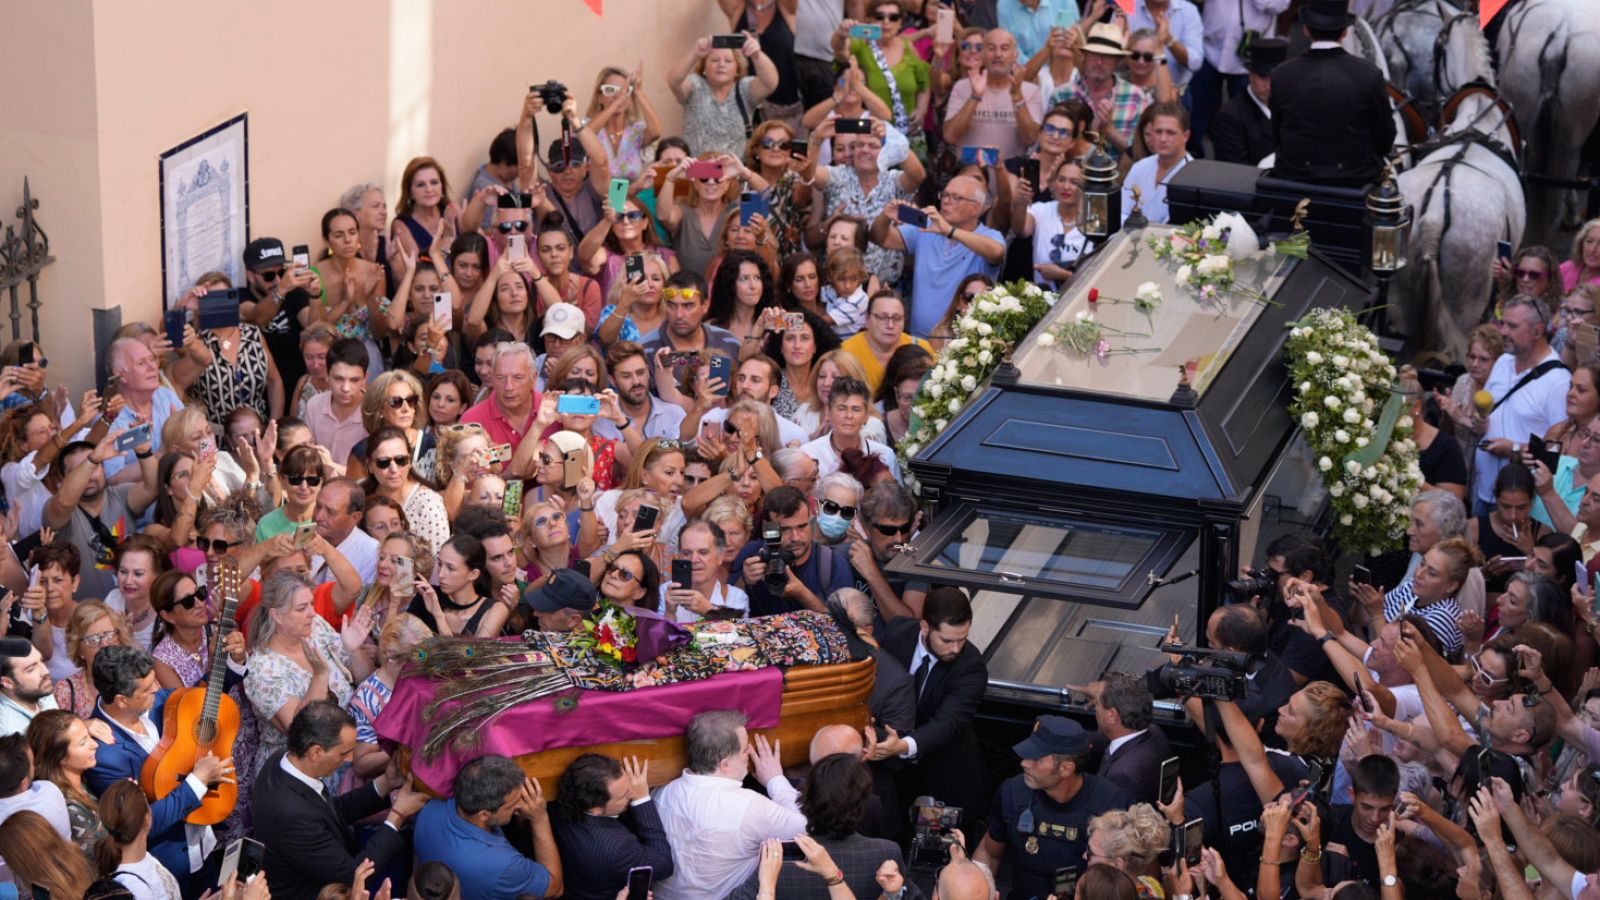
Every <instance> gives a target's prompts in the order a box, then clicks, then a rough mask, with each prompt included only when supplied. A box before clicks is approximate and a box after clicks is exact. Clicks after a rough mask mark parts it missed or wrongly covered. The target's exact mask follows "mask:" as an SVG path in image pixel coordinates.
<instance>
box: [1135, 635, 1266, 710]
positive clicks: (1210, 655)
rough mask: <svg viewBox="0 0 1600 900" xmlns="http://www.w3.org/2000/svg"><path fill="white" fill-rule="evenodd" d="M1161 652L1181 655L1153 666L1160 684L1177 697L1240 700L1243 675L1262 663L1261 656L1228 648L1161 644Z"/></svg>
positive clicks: (1243, 689)
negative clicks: (1179, 657) (1171, 660)
mask: <svg viewBox="0 0 1600 900" xmlns="http://www.w3.org/2000/svg"><path fill="white" fill-rule="evenodd" d="M1161 652H1163V653H1171V654H1174V655H1177V656H1181V657H1182V659H1181V660H1180V661H1178V662H1168V663H1165V664H1163V665H1162V666H1161V668H1159V669H1157V670H1156V677H1157V678H1158V679H1159V680H1160V683H1161V685H1162V686H1164V687H1165V688H1166V689H1167V691H1168V692H1169V693H1171V694H1176V695H1177V696H1179V697H1199V698H1200V699H1201V700H1239V699H1241V698H1243V697H1244V692H1245V675H1246V674H1248V673H1251V672H1254V671H1256V670H1257V669H1259V668H1260V667H1261V658H1260V657H1257V656H1252V655H1250V654H1248V653H1235V652H1233V651H1230V650H1206V649H1202V648H1200V647H1186V646H1184V645H1183V644H1163V645H1162V646H1161Z"/></svg>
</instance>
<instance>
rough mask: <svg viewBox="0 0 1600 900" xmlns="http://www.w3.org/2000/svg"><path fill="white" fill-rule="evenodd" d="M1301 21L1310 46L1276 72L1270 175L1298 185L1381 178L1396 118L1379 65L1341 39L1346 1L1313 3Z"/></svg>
mask: <svg viewBox="0 0 1600 900" xmlns="http://www.w3.org/2000/svg"><path fill="white" fill-rule="evenodd" d="M1300 19H1301V21H1302V22H1303V23H1304V25H1305V28H1306V33H1307V34H1309V35H1310V36H1311V49H1310V50H1309V51H1307V52H1306V54H1305V55H1304V56H1301V57H1299V58H1298V59H1292V60H1290V61H1288V62H1286V63H1284V64H1283V65H1281V66H1279V67H1278V68H1277V70H1276V71H1274V72H1273V73H1272V100H1271V103H1270V109H1271V110H1272V131H1273V134H1274V136H1275V137H1276V138H1277V144H1278V158H1277V163H1276V164H1275V165H1274V166H1273V169H1272V174H1273V175H1275V176H1277V177H1279V178H1287V179H1291V180H1294V181H1310V182H1314V183H1317V184H1327V185H1334V186H1340V187H1361V186H1363V185H1366V184H1370V183H1371V182H1373V181H1376V180H1377V179H1378V176H1379V175H1380V174H1381V173H1382V172H1383V158H1384V157H1385V156H1386V155H1388V153H1389V151H1390V150H1391V149H1393V148H1394V137H1395V127H1394V113H1393V110H1392V109H1391V107H1390V105H1389V92H1388V89H1387V88H1386V87H1385V86H1384V83H1383V75H1382V73H1380V72H1379V71H1378V69H1377V67H1376V66H1374V65H1373V64H1372V63H1369V62H1367V61H1366V60H1363V59H1357V58H1356V57H1354V56H1351V55H1350V54H1349V53H1346V52H1345V50H1344V48H1343V47H1340V46H1338V41H1339V38H1340V36H1341V35H1343V33H1344V31H1345V29H1346V28H1348V27H1349V25H1350V13H1349V3H1348V0H1310V2H1309V3H1307V4H1306V5H1305V6H1304V7H1302V8H1301V10H1300Z"/></svg>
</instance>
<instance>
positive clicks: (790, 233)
mask: <svg viewBox="0 0 1600 900" xmlns="http://www.w3.org/2000/svg"><path fill="white" fill-rule="evenodd" d="M794 139H795V130H794V126H792V125H790V124H789V123H788V122H784V121H770V122H763V123H761V124H760V125H759V126H757V127H756V130H755V133H754V134H752V135H751V136H750V146H749V147H748V148H747V149H746V150H745V166H746V167H747V169H748V170H749V172H750V189H751V190H754V191H761V192H763V193H765V194H766V195H767V201H768V202H767V205H768V208H769V209H771V213H770V214H769V215H768V216H767V230H768V231H769V232H770V233H771V234H772V237H773V239H774V240H775V241H776V242H777V246H776V248H775V253H776V255H778V256H787V255H789V254H791V253H796V252H799V251H800V250H801V249H803V246H804V240H803V236H802V233H801V229H802V226H803V225H804V224H805V222H806V220H807V219H808V218H810V216H811V202H812V194H811V185H810V183H809V182H807V181H806V179H805V178H804V176H803V175H802V174H801V172H802V171H803V170H804V169H805V167H806V166H805V157H804V156H803V155H796V154H795V153H793V152H792V151H791V150H790V149H789V144H790V143H791V142H792V141H793V140H794Z"/></svg>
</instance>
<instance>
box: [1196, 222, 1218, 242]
mask: <svg viewBox="0 0 1600 900" xmlns="http://www.w3.org/2000/svg"><path fill="white" fill-rule="evenodd" d="M1200 236H1201V237H1203V238H1205V239H1206V240H1208V241H1214V240H1216V239H1218V238H1220V237H1222V229H1220V228H1218V227H1217V226H1216V225H1207V226H1206V227H1204V228H1202V229H1200Z"/></svg>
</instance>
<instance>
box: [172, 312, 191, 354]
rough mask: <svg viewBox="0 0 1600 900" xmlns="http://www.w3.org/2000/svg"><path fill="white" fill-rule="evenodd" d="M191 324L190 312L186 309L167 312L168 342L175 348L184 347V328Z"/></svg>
mask: <svg viewBox="0 0 1600 900" xmlns="http://www.w3.org/2000/svg"><path fill="white" fill-rule="evenodd" d="M188 324H189V311H188V310H186V309H169V310H167V340H168V341H169V342H171V344H172V346H173V348H178V347H182V346H183V326H185V325H188Z"/></svg>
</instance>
